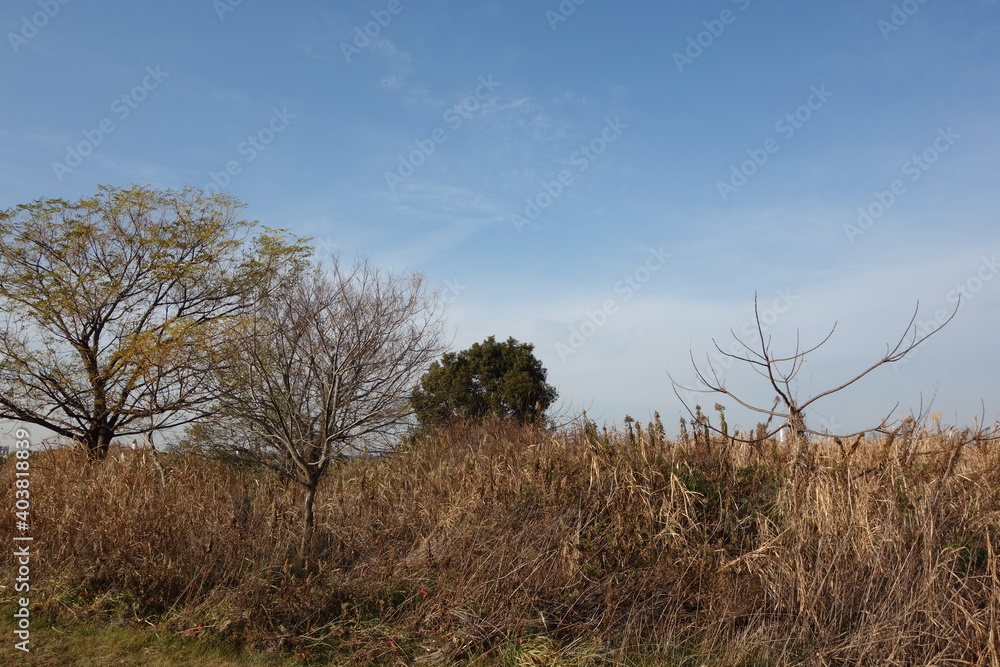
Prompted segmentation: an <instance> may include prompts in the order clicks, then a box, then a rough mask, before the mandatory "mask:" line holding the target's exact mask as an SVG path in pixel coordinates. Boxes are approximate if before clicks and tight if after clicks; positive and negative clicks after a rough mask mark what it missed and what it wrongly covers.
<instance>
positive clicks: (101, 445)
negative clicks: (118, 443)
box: [83, 426, 115, 461]
mask: <svg viewBox="0 0 1000 667" xmlns="http://www.w3.org/2000/svg"><path fill="white" fill-rule="evenodd" d="M114 438H115V432H114V431H113V430H111V429H109V428H107V427H106V426H95V427H94V428H92V429H90V431H89V432H88V433H87V436H86V437H85V438H84V440H83V448H84V450H85V451H86V452H87V458H89V459H91V460H94V461H103V460H104V459H105V457H107V455H108V448H109V447H110V446H111V441H112V440H114Z"/></svg>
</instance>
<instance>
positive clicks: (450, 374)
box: [412, 336, 558, 426]
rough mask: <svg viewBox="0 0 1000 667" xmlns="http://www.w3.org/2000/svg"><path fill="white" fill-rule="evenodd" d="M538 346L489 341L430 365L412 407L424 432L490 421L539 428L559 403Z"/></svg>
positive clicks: (415, 390) (491, 338) (476, 344)
mask: <svg viewBox="0 0 1000 667" xmlns="http://www.w3.org/2000/svg"><path fill="white" fill-rule="evenodd" d="M534 348H535V346H534V345H532V344H531V343H519V342H518V341H517V340H515V339H514V338H508V339H507V341H506V342H504V343H498V342H497V341H496V339H495V338H494V337H493V336H490V337H489V338H487V339H486V340H485V341H483V342H482V343H475V344H473V345H472V347H470V348H469V349H467V350H463V351H461V352H458V353H455V352H448V353H446V354H445V355H444V356H443V357H442V358H441V360H440V361H435V362H434V363H433V364H431V367H430V369H429V370H428V371H427V373H425V374H424V376H423V377H422V378H421V380H420V382H419V384H418V385H417V387H416V388H415V389H414V391H413V398H412V401H413V407H414V410H415V412H416V414H417V419H418V420H419V421H420V423H421V424H422V425H423V426H431V425H442V424H450V423H455V422H460V421H476V420H482V419H488V418H498V419H511V420H514V421H517V422H519V423H522V424H525V423H539V422H541V421H542V419H543V417H544V414H545V411H546V410H547V409H548V407H549V406H550V405H551V404H552V403H553V402H554V401H555V400H556V397H557V395H558V394H557V392H556V390H555V388H554V387H552V386H551V385H549V384H548V383H547V382H546V381H545V380H546V371H545V368H544V367H543V366H542V363H541V362H540V361H539V360H538V359H536V358H535V355H534V354H533V350H534Z"/></svg>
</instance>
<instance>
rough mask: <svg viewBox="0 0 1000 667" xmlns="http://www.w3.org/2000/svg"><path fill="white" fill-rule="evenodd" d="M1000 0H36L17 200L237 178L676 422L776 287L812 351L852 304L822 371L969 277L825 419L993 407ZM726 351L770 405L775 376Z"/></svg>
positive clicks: (27, 14)
mask: <svg viewBox="0 0 1000 667" xmlns="http://www.w3.org/2000/svg"><path fill="white" fill-rule="evenodd" d="M998 10H1000V6H998V2H997V1H996V0H968V1H964V2H950V3H948V2H943V1H942V0H926V1H924V2H921V1H919V0H908V1H907V2H896V3H893V2H888V1H882V0H878V1H870V2H858V1H848V2H842V3H829V2H781V3H764V2H761V1H760V0H736V1H733V0H716V1H714V2H700V3H694V2H687V3H684V2H677V1H670V2H659V3H639V2H617V3H612V2H608V1H606V0H583V1H582V2H581V0H564V1H563V2H562V3H560V2H558V1H557V0H547V1H545V0H536V1H533V2H527V1H523V0H514V1H511V2H504V3H493V2H476V3H459V2H455V1H448V0H426V1H425V2H413V1H412V0H379V1H376V2H353V3H337V4H336V5H333V6H331V4H330V3H321V2H316V1H309V0H307V1H304V2H298V3H288V4H285V3H282V4H279V3H277V2H265V1H263V0H244V1H243V2H237V1H236V0H217V1H215V2H212V1H211V0H198V1H193V0H187V1H184V2H175V3H137V2H102V3H87V2H82V1H77V0H69V1H68V2H67V1H65V0H63V2H60V1H59V0H42V1H41V2H39V1H38V0H35V1H34V2H26V1H20V0H17V1H10V2H7V3H5V4H4V6H3V8H2V9H0V26H2V29H3V33H4V35H5V39H4V44H3V45H2V46H0V77H2V81H3V83H4V91H5V94H4V95H3V97H2V98H0V207H8V206H13V205H16V204H18V203H22V202H27V201H31V200H34V199H36V198H38V197H43V196H45V197H54V196H60V197H66V198H77V197H80V196H84V195H89V194H93V193H94V192H96V189H97V186H98V185H99V184H113V185H122V186H123V185H127V184H130V183H141V184H149V185H153V186H155V187H162V188H168V187H181V186H183V185H184V184H186V183H190V184H194V185H198V186H207V187H209V188H216V187H218V188H221V189H226V190H229V191H231V192H232V193H233V194H235V195H236V196H237V197H238V198H239V199H241V200H242V201H244V202H245V203H246V204H247V205H248V208H247V216H248V217H251V218H255V219H258V220H260V221H261V222H262V223H264V224H266V225H268V226H271V227H289V228H291V229H292V231H294V232H296V233H298V234H302V235H309V236H313V237H314V238H315V239H316V242H317V244H318V246H319V247H320V248H321V249H322V250H323V251H339V252H340V253H342V255H344V256H347V257H351V256H354V255H356V254H366V255H371V256H372V258H373V259H374V260H375V261H376V262H377V263H379V264H382V265H386V266H389V267H392V268H394V269H397V270H401V271H410V270H415V271H421V272H423V273H425V274H426V275H427V277H428V278H429V280H430V282H431V284H432V285H433V286H434V287H435V288H436V289H440V290H442V292H443V293H444V294H445V296H446V297H447V300H448V301H449V305H448V308H449V315H448V325H449V328H450V331H451V334H452V336H453V340H454V347H455V348H456V349H459V348H463V347H466V346H468V345H470V344H471V343H473V342H476V341H479V340H482V339H484V338H485V337H487V336H489V335H496V336H497V337H498V338H506V337H507V336H514V337H515V338H517V339H519V340H522V341H529V342H532V343H534V344H535V346H536V354H537V355H538V356H539V357H540V358H541V359H542V361H543V363H544V364H545V366H546V367H547V368H548V371H549V380H550V382H552V383H553V384H554V385H556V387H557V388H558V389H559V391H560V395H561V397H562V403H561V406H560V407H561V409H562V410H563V411H564V412H567V413H573V412H577V411H579V410H580V409H584V408H586V409H587V410H588V413H589V414H590V415H591V416H592V417H595V418H597V419H598V420H600V421H604V420H606V421H609V422H611V421H620V420H621V418H622V417H624V415H625V414H626V413H628V414H631V415H632V416H634V417H637V418H640V419H648V418H649V416H650V415H651V413H652V411H653V410H659V411H660V412H661V414H662V415H663V417H664V420H665V421H666V422H667V423H668V428H670V427H671V426H673V425H674V424H676V420H677V417H679V416H680V415H681V414H682V408H681V405H680V403H679V401H678V400H677V398H676V397H675V396H674V395H673V393H672V391H671V387H670V381H669V379H668V377H667V370H668V369H669V371H670V372H671V373H672V374H673V375H674V377H675V378H676V379H678V380H680V381H682V382H691V381H693V373H692V371H691V366H690V360H689V352H694V353H695V354H696V355H699V358H702V359H704V357H703V355H704V354H706V353H707V352H710V351H711V350H712V347H711V339H712V338H713V337H715V338H716V339H717V340H719V341H720V343H721V344H723V345H724V346H728V343H729V330H730V329H734V330H736V331H737V332H740V331H741V330H743V329H744V328H745V326H746V325H747V324H748V323H749V322H750V321H751V319H752V316H753V299H754V293H755V292H757V293H758V294H759V298H760V303H761V312H762V313H763V314H764V315H765V319H766V320H767V321H768V334H771V335H773V336H774V340H775V343H774V345H775V349H776V350H777V351H779V352H782V351H785V350H787V349H788V347H787V346H788V345H794V340H795V332H796V329H800V330H801V332H802V336H803V341H804V342H806V343H809V342H812V341H814V340H818V339H817V336H818V337H820V338H821V337H822V335H824V334H825V332H826V330H827V329H828V328H829V327H830V326H831V325H832V324H833V323H834V322H835V321H836V322H839V324H838V328H837V333H836V334H835V336H834V338H833V339H832V340H831V342H830V343H829V344H828V345H827V346H826V347H825V348H823V349H822V350H820V351H819V352H817V353H816V354H815V355H814V357H812V358H811V362H810V363H809V364H807V365H806V366H805V367H804V368H803V371H802V373H801V375H800V380H801V382H800V385H799V391H800V393H801V395H802V396H803V397H808V395H810V392H812V393H815V392H818V391H821V390H823V389H826V388H828V387H829V386H831V385H833V384H837V383H839V381H842V380H843V379H846V378H847V377H850V376H851V375H853V374H854V373H855V372H858V371H860V370H862V369H863V368H865V367H866V366H867V365H868V364H870V363H871V362H872V361H874V360H875V359H878V358H879V357H880V356H881V354H883V353H884V352H885V344H886V343H887V342H889V341H890V340H893V342H894V340H895V338H898V336H899V334H900V333H901V331H902V328H903V327H904V326H905V324H906V322H907V320H908V319H909V316H910V315H911V313H912V310H913V307H914V305H915V304H916V302H917V301H918V300H919V301H920V303H921V320H922V321H925V322H927V323H928V327H930V326H931V321H932V320H933V318H934V316H935V313H936V312H937V311H940V310H942V309H948V308H951V307H953V306H954V297H955V296H956V295H957V294H958V290H959V288H960V287H961V290H962V291H963V292H964V293H965V295H966V298H965V304H964V305H963V307H962V308H961V309H960V311H959V313H958V316H957V317H956V319H955V320H954V321H953V322H952V323H951V324H950V325H949V326H948V327H947V328H946V329H945V330H943V331H942V332H941V333H939V334H937V335H936V336H934V337H933V338H931V339H930V340H929V341H928V342H927V343H926V344H925V346H922V347H921V348H919V349H918V351H917V353H916V354H915V355H914V356H913V357H912V359H911V360H910V361H909V362H908V363H906V364H903V365H900V366H898V367H895V368H893V367H889V368H883V369H881V370H880V371H878V372H877V373H875V374H873V375H872V376H870V377H869V378H866V379H865V380H864V381H862V382H861V383H859V384H857V385H855V386H854V387H852V388H851V389H849V390H847V391H845V392H843V393H841V394H838V395H836V396H833V397H830V398H828V399H825V400H824V401H821V402H819V403H818V404H816V407H817V409H818V412H816V413H814V414H813V415H812V416H811V418H812V420H813V421H812V424H813V425H814V426H817V427H821V426H826V427H827V428H831V429H834V430H850V429H855V428H862V427H865V426H869V425H872V424H873V423H877V421H878V420H879V418H880V417H881V416H883V415H884V413H886V412H888V411H889V410H890V409H892V407H893V405H894V404H896V403H897V402H898V403H899V404H900V407H899V408H898V409H897V410H896V413H899V412H900V411H904V410H913V409H916V408H917V407H918V406H919V403H920V401H921V397H923V399H924V400H925V401H926V400H928V399H929V398H930V397H931V396H932V395H935V392H936V399H935V404H934V407H935V409H937V410H940V411H941V412H942V413H944V417H945V421H947V422H956V421H957V422H959V423H968V422H970V421H971V420H972V419H973V418H974V417H977V416H979V415H980V414H981V413H983V412H984V410H985V415H986V418H987V420H988V421H991V422H992V421H993V419H994V418H995V417H996V415H997V413H998V412H1000V401H998V395H997V390H996V386H997V384H996V378H997V376H998V370H1000V363H998V355H997V354H996V351H995V345H996V343H995V341H996V339H997V337H996V333H995V332H996V330H997V327H998V324H1000V308H998V305H1000V277H998V276H997V273H998V272H1000V268H998V267H997V265H996V259H997V254H998V253H1000V232H998V231H997V225H996V222H997V211H998V210H1000V187H997V182H998V176H1000V121H998V118H1000V117H998V109H1000V76H998V73H1000V18H998ZM366 31H367V34H366ZM863 214H866V215H863ZM726 375H727V377H728V378H729V382H730V386H731V387H733V388H734V389H738V390H740V391H741V392H742V393H743V394H745V395H746V396H747V397H748V399H749V400H751V401H757V402H759V403H768V404H769V403H770V399H771V396H772V392H770V391H769V390H768V389H767V388H766V387H765V386H763V385H762V384H761V381H760V379H759V378H756V377H755V376H753V375H748V374H746V373H745V372H744V371H743V370H742V369H740V368H739V367H738V365H737V366H733V367H732V368H729V369H726ZM716 400H717V399H716V398H714V397H707V398H703V405H708V406H711V405H712V404H714V402H715V401H716ZM723 403H725V404H727V405H728V406H729V407H730V411H731V412H732V413H733V416H731V417H730V422H731V423H732V422H734V421H735V422H738V423H739V424H740V425H742V426H748V427H749V426H752V425H753V424H754V423H755V421H756V420H755V419H754V418H752V417H749V416H747V415H745V414H744V413H741V412H740V411H739V410H737V409H736V406H735V405H733V404H732V402H731V401H726V400H723Z"/></svg>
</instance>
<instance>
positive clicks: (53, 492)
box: [0, 423, 1000, 665]
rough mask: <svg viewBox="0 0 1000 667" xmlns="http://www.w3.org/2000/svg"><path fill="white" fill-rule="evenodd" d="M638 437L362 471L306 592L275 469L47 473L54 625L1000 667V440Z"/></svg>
mask: <svg viewBox="0 0 1000 667" xmlns="http://www.w3.org/2000/svg"><path fill="white" fill-rule="evenodd" d="M636 427H638V428H634V427H633V426H632V424H631V423H629V424H627V425H626V427H625V428H624V429H623V430H617V431H611V432H607V431H598V430H597V429H596V428H595V427H594V426H593V425H592V424H586V425H584V426H580V427H577V428H573V429H570V430H567V431H565V432H560V433H553V432H547V431H544V430H538V429H532V428H517V427H513V426H505V425H500V424H492V425H484V426H470V427H461V428H453V429H450V430H447V431H444V432H441V433H438V434H436V435H434V436H430V437H427V438H424V439H421V440H417V441H413V442H410V443H407V444H406V445H405V446H403V447H402V448H401V449H400V450H399V451H398V452H397V453H396V454H395V455H393V456H391V457H384V458H372V459H366V460H354V461H350V462H348V463H346V464H344V465H343V466H341V467H340V468H338V469H337V470H336V471H335V472H333V473H332V474H331V476H330V477H329V478H328V479H327V482H326V484H325V485H324V486H323V487H322V488H321V490H320V494H319V496H318V498H317V506H316V513H317V516H316V519H317V535H316V543H315V549H314V554H313V557H314V559H315V562H316V563H318V567H317V569H316V570H315V571H313V572H310V573H297V572H295V571H293V570H292V569H291V567H290V566H288V565H286V564H287V563H290V562H293V561H294V559H295V558H294V557H295V548H296V545H297V537H298V534H297V533H298V527H299V521H298V507H299V502H300V490H299V489H298V488H296V487H295V486H294V485H287V484H284V483H282V482H281V481H280V480H278V479H276V478H275V477H274V476H273V475H271V474H270V473H268V472H266V471H261V470H253V469H240V468H236V467H233V466H230V465H227V464H225V463H223V462H220V461H214V460H208V459H205V458H203V457H199V456H197V455H195V454H193V453H190V452H188V453H175V454H171V455H166V456H163V457H161V458H162V459H163V464H164V466H165V467H166V471H167V475H166V481H165V483H164V481H163V480H162V479H161V476H160V473H159V472H158V470H157V468H156V466H155V465H154V463H155V462H154V460H153V459H152V457H151V455H150V454H149V453H148V452H146V453H142V452H139V453H133V452H131V451H122V452H117V453H115V454H114V455H113V456H111V458H109V459H108V460H107V461H105V462H104V463H100V464H95V463H89V462H87V461H85V460H84V459H82V458H81V457H79V456H78V455H77V454H76V453H74V452H71V451H66V450H60V451H51V452H47V453H40V454H37V455H36V456H35V458H34V459H33V461H32V487H31V490H32V504H33V511H34V520H33V523H32V533H33V535H34V536H35V543H34V548H35V551H36V554H37V558H38V560H36V561H35V562H34V563H33V570H32V596H33V604H37V607H36V609H37V610H38V611H41V612H44V613H45V614H48V615H50V616H53V617H59V618H64V619H83V618H92V619H93V618H96V619H101V620H102V621H104V620H107V621H109V622H119V623H140V624H152V625H157V626H159V627H167V628H171V629H173V630H176V631H178V632H182V631H186V632H187V633H188V635H189V636H191V637H192V639H194V638H195V637H197V636H218V637H224V638H227V639H231V640H235V641H237V642H240V643H244V644H249V645H255V646H264V645H271V646H279V647H284V648H288V649H294V650H299V651H301V650H304V649H305V648H312V650H313V654H312V655H313V658H316V657H317V656H320V655H322V654H323V652H324V650H326V649H327V648H330V647H335V649H336V651H338V655H346V656H350V658H351V659H353V660H354V661H356V662H357V663H358V664H368V663H376V662H379V661H385V662H386V663H387V664H392V663H394V662H426V663H428V664H449V663H453V662H460V661H471V662H480V663H482V664H487V663H493V662H500V661H506V662H507V663H508V664H591V663H592V664H602V663H612V664H618V663H622V664H624V663H628V662H630V661H632V662H640V663H641V661H642V660H645V661H647V663H649V664H653V663H655V664H661V663H662V664H678V665H679V664H691V665H695V664H718V665H750V664H754V665H756V664H761V665H767V664H774V665H784V664H788V665H791V664H823V665H834V664H841V665H848V664H849V665H856V664H871V665H929V664H940V665H945V664H973V665H998V664H1000V646H998V644H1000V630H998V628H1000V577H998V572H997V554H996V549H997V548H998V547H1000V540H998V535H1000V447H998V445H997V443H996V442H994V441H993V440H991V439H990V438H988V437H987V436H986V434H984V433H971V432H968V431H966V432H956V433H953V434H951V435H948V434H946V433H944V432H941V431H937V432H931V431H928V430H926V429H921V428H913V426H912V424H909V425H907V427H905V428H903V429H900V430H899V431H898V432H896V433H894V434H892V435H888V436H885V437H882V438H879V439H866V440H859V441H856V442H855V441H851V442H838V441H832V440H831V441H827V442H813V443H811V444H810V447H809V450H808V455H806V456H800V455H798V454H799V453H798V452H796V451H794V450H792V449H791V447H792V445H783V444H780V443H776V442H772V441H762V442H754V443H741V442H737V441H733V440H731V439H722V438H714V439H713V438H705V437H704V436H703V435H700V436H699V437H697V438H693V439H692V438H687V439H684V440H680V441H668V440H667V439H666V438H664V437H663V435H662V429H660V428H658V427H657V426H656V425H650V427H647V428H641V427H639V425H636ZM0 476H2V479H0V503H3V506H5V507H11V506H12V505H13V491H12V487H13V483H12V479H13V470H12V466H11V465H10V464H9V463H8V465H6V466H5V467H4V468H3V471H2V475H0ZM0 526H2V529H3V530H4V531H5V532H7V533H8V534H9V533H10V532H12V531H13V518H12V516H11V514H10V513H9V512H6V513H4V514H3V515H2V518H0ZM0 560H2V561H3V562H2V563H0V568H2V569H0V583H2V584H3V585H5V586H10V584H11V583H12V582H11V579H12V578H13V574H12V573H13V571H14V565H13V561H12V559H11V556H10V554H9V551H6V552H5V553H4V556H3V557H2V559H0ZM12 597H13V593H12V591H11V589H10V588H4V589H3V603H4V604H9V602H10V600H11V599H12ZM331 650H332V649H331Z"/></svg>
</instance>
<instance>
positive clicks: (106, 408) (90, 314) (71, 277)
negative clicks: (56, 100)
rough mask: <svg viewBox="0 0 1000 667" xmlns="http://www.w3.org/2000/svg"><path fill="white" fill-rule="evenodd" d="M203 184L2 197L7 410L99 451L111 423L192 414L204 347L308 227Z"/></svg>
mask: <svg viewBox="0 0 1000 667" xmlns="http://www.w3.org/2000/svg"><path fill="white" fill-rule="evenodd" d="M242 206H243V205H242V204H240V203H239V202H238V201H237V200H235V199H233V198H232V197H230V196H229V195H216V196H208V195H206V194H204V193H203V192H201V191H199V190H196V189H194V188H187V189H184V190H181V191H172V190H168V191H157V190H152V189H149V188H145V187H139V186H134V187H131V188H128V189H118V188H112V187H102V188H101V190H100V192H99V193H98V194H97V195H96V196H94V197H89V198H84V199H81V200H80V201H78V202H67V201H64V200H61V199H40V200H38V201H36V202H33V203H30V204H23V205H21V206H18V207H15V208H12V209H9V210H6V211H0V419H12V420H18V421H23V422H28V423H31V424H37V425H39V426H43V427H45V428H47V429H50V430H52V431H54V432H55V433H57V434H59V435H60V436H63V437H65V438H68V439H70V440H73V441H75V442H77V443H80V444H81V445H82V446H83V448H84V449H85V450H86V451H87V453H88V454H89V455H90V456H91V457H93V458H103V457H104V456H105V454H106V453H107V451H108V446H109V445H110V444H111V441H112V440H113V439H114V438H116V437H127V436H137V435H143V434H146V433H148V432H150V430H156V429H167V428H170V427H174V426H179V425H182V424H185V423H189V422H190V421H191V420H192V419H194V418H195V417H196V416H197V415H198V414H199V412H200V411H201V410H202V408H203V407H205V406H206V405H207V404H208V403H210V401H211V399H212V396H211V392H210V391H209V386H208V385H207V384H206V382H205V378H207V377H208V376H209V375H210V370H211V359H210V357H209V355H208V351H209V350H211V349H212V347H213V346H214V345H215V344H216V341H217V339H218V337H219V336H220V335H221V334H222V333H224V330H225V328H226V327H227V326H228V325H229V323H230V322H232V321H233V318H234V317H235V316H237V315H238V314H239V313H240V312H241V311H242V310H244V309H245V308H247V307H248V305H249V304H252V299H251V298H250V297H251V296H252V295H253V294H256V293H259V292H260V291H262V290H263V289H265V287H266V286H267V285H268V284H269V283H270V282H271V279H272V277H273V276H275V275H277V274H278V273H280V270H281V267H282V266H283V265H284V264H287V263H291V264H295V263H296V262H297V261H302V259H303V258H304V256H305V254H306V253H307V251H308V248H307V246H306V245H305V241H306V240H305V239H291V238H287V237H286V236H285V235H284V234H283V233H282V232H281V231H280V230H278V231H275V230H266V229H265V230H264V231H263V232H261V233H259V234H258V235H257V236H256V237H255V238H251V237H250V234H251V233H252V231H253V230H254V228H256V227H258V224H257V223H256V222H255V221H246V220H242V219H240V218H239V217H238V214H239V211H240V208H242Z"/></svg>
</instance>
